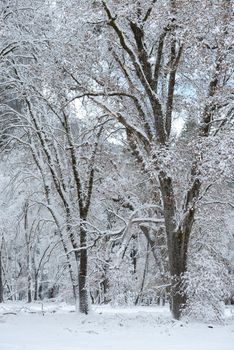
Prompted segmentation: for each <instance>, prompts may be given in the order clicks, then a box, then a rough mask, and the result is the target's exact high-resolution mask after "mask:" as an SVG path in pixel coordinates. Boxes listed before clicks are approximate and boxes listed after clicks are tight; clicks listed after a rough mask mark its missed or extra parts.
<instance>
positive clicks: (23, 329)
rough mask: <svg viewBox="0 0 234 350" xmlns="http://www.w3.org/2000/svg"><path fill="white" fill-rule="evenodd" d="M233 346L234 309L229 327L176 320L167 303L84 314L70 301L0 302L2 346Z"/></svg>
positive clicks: (143, 349)
mask: <svg viewBox="0 0 234 350" xmlns="http://www.w3.org/2000/svg"><path fill="white" fill-rule="evenodd" d="M211 326H213V328H210V327H211ZM233 349H234V309H231V308H229V309H228V310H227V321H226V324H225V325H211V324H209V325H207V324H199V323H189V324H187V323H185V322H181V321H173V320H172V319H171V317H170V312H169V310H168V308H167V307H134V308H126V309H120V308H116V309H115V308H110V307H94V308H93V311H92V313H91V314H90V315H88V316H85V315H81V314H77V313H75V312H74V308H73V307H72V306H68V305H66V304H55V303H45V304H42V303H35V304H32V305H30V306H29V304H23V303H7V304H1V305H0V350H233Z"/></svg>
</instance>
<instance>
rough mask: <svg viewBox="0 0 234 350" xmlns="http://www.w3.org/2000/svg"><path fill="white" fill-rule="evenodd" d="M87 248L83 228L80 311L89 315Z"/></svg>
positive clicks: (82, 229) (81, 230)
mask: <svg viewBox="0 0 234 350" xmlns="http://www.w3.org/2000/svg"><path fill="white" fill-rule="evenodd" d="M85 247H86V230H85V228H84V227H83V226H81V229H80V248H81V251H80V264H79V310H80V312H82V313H84V314H88V311H89V303H88V292H87V286H86V282H87V281H86V280H87V264H88V256H87V249H86V248H85Z"/></svg>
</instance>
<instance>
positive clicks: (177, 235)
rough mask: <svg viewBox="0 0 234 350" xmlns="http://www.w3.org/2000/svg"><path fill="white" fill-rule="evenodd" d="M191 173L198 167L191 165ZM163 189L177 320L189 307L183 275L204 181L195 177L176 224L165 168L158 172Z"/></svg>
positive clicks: (172, 299)
mask: <svg viewBox="0 0 234 350" xmlns="http://www.w3.org/2000/svg"><path fill="white" fill-rule="evenodd" d="M191 174H192V176H194V175H195V167H194V166H193V167H192V171H191ZM159 182H160V189H161V193H162V200H163V205H164V218H165V227H166V235H167V247H168V256H169V269H170V275H171V304H170V305H171V311H172V315H173V317H174V318H175V319H177V320H178V319H180V317H181V314H182V311H183V309H184V308H185V306H186V293H185V290H184V284H183V276H184V273H185V272H186V268H187V252H188V242H189V237H190V233H191V231H192V227H193V222H194V215H195V206H196V200H197V199H198V197H199V191H200V187H201V182H200V180H199V179H198V178H196V177H194V179H193V181H192V183H191V186H190V188H189V189H188V191H187V193H186V196H185V201H184V205H183V208H182V214H183V215H182V219H180V221H179V223H177V221H176V219H177V215H176V214H177V204H176V201H175V196H174V191H173V185H172V180H171V178H170V177H169V176H167V174H166V173H165V172H163V171H161V172H160V174H159Z"/></svg>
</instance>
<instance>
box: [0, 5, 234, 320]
mask: <svg viewBox="0 0 234 350" xmlns="http://www.w3.org/2000/svg"><path fill="white" fill-rule="evenodd" d="M232 13H233V2H232V1H229V0H212V1H211V0H202V1H198V0H139V1H125V0H110V1H91V0H90V1H89V0H88V1H87V0H86V1H83V0H66V1H64V0H54V1H52V0H1V1H0V23H1V25H0V71H1V77H0V163H1V165H0V193H1V195H0V302H3V301H6V300H27V301H28V302H29V303H30V302H31V301H33V300H46V299H48V298H50V299H55V300H60V301H67V302H72V303H75V304H76V305H77V309H79V310H80V312H82V313H88V312H89V311H90V308H91V304H106V303H107V304H109V303H110V304H112V305H156V304H162V305H164V304H165V303H169V304H170V308H171V311H172V315H173V317H174V318H176V319H179V318H181V316H183V315H186V316H187V317H190V318H196V319H198V320H199V319H201V320H204V319H207V320H222V317H223V309H224V303H231V302H233V296H234V253H233V248H234V161H233V156H234V128H233V115H234V113H233V111H234V105H233V63H234V62H233V18H232Z"/></svg>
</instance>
